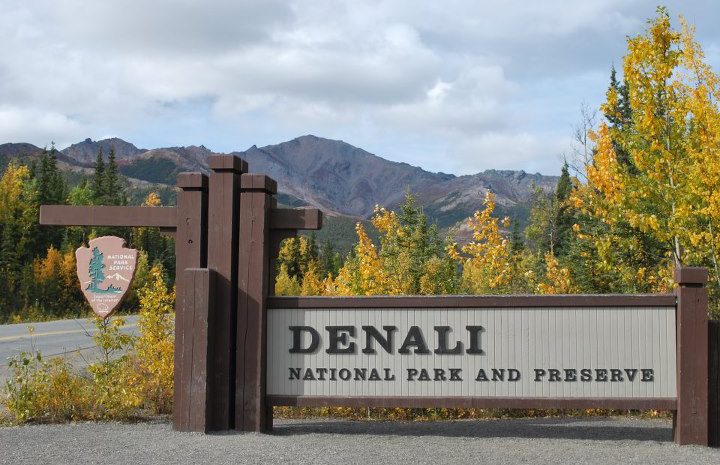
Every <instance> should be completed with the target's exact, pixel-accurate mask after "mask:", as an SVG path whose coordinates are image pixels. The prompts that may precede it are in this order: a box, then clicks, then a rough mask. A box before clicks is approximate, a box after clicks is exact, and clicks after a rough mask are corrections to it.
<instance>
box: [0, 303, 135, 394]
mask: <svg viewBox="0 0 720 465" xmlns="http://www.w3.org/2000/svg"><path fill="white" fill-rule="evenodd" d="M124 318H125V327H124V329H123V330H124V331H125V332H129V333H135V332H136V330H137V316H126V317H124ZM28 326H32V327H33V328H34V331H33V332H32V333H31V332H30V331H29V330H28ZM95 332H97V329H96V328H95V325H94V324H93V322H92V320H89V319H76V320H58V321H48V322H43V323H20V324H14V325H0V380H2V379H5V378H6V377H7V376H8V370H7V359H9V358H10V357H13V356H15V355H18V354H19V353H20V352H22V351H26V352H29V351H31V350H33V347H34V348H35V349H37V350H39V351H40V352H41V353H42V354H43V356H44V357H48V358H49V357H58V356H64V357H66V358H67V359H69V360H70V361H71V362H72V363H73V364H74V365H75V366H84V365H85V364H86V361H87V360H94V358H95V357H96V356H97V355H98V349H97V347H96V346H95V344H94V342H93V340H92V335H93V334H94V333H95Z"/></svg>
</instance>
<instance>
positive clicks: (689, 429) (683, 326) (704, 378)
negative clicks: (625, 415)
mask: <svg viewBox="0 0 720 465" xmlns="http://www.w3.org/2000/svg"><path fill="white" fill-rule="evenodd" d="M707 277H708V271H707V269H706V268H696V267H685V268H677V269H676V270H675V282H676V283H677V284H678V287H677V289H676V291H675V293H676V295H677V313H676V327H677V410H676V412H675V417H674V419H673V427H674V428H673V429H674V437H675V442H676V443H677V444H679V445H684V444H697V445H703V446H707V445H708V316H707V312H708V293H707V289H706V288H705V283H706V282H707Z"/></svg>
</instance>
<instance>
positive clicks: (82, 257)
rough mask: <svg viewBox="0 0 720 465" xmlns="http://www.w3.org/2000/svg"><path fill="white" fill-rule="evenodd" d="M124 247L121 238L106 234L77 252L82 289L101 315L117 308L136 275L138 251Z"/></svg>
mask: <svg viewBox="0 0 720 465" xmlns="http://www.w3.org/2000/svg"><path fill="white" fill-rule="evenodd" d="M124 246H125V240H124V239H122V238H120V237H115V236H103V237H98V238H97V239H92V240H91V241H90V244H89V246H88V247H80V248H79V249H77V250H76V251H75V259H76V261H77V275H78V279H80V286H81V289H82V291H83V294H85V298H86V299H87V301H88V302H89V303H90V306H91V307H92V309H93V312H95V314H96V315H97V316H99V317H101V318H107V317H108V316H110V315H111V314H112V312H113V311H115V309H116V308H117V306H118V305H119V304H120V302H121V301H122V298H123V297H124V296H125V293H126V292H127V290H128V289H129V288H130V283H131V282H132V280H133V277H134V276H135V265H136V264H137V250H135V249H128V248H125V247H124Z"/></svg>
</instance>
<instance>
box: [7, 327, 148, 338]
mask: <svg viewBox="0 0 720 465" xmlns="http://www.w3.org/2000/svg"><path fill="white" fill-rule="evenodd" d="M136 326H137V323H133V324H130V325H123V326H120V329H125V328H134V327H136ZM95 331H97V329H96V328H91V329H88V330H84V329H67V330H64V331H47V332H44V333H27V334H20V335H17V336H4V337H0V342H8V341H14V340H22V339H31V338H33V337H43V336H60V335H63V334H77V333H86V332H87V333H90V332H95Z"/></svg>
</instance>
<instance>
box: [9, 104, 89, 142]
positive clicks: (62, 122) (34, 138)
mask: <svg viewBox="0 0 720 465" xmlns="http://www.w3.org/2000/svg"><path fill="white" fill-rule="evenodd" d="M85 131H87V128H86V127H83V125H82V124H80V123H79V122H77V121H74V120H72V119H70V118H68V117H67V116H65V115H63V114H60V113H54V112H48V111H44V110H40V109H28V108H18V107H13V106H10V105H0V141H12V142H30V143H36V144H39V145H40V146H41V147H42V146H44V145H49V142H53V141H54V142H55V143H56V144H57V145H59V146H63V145H68V144H70V143H73V142H77V141H78V140H79V139H80V138H81V137H82V136H83V134H84V133H85ZM43 141H47V142H43Z"/></svg>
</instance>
